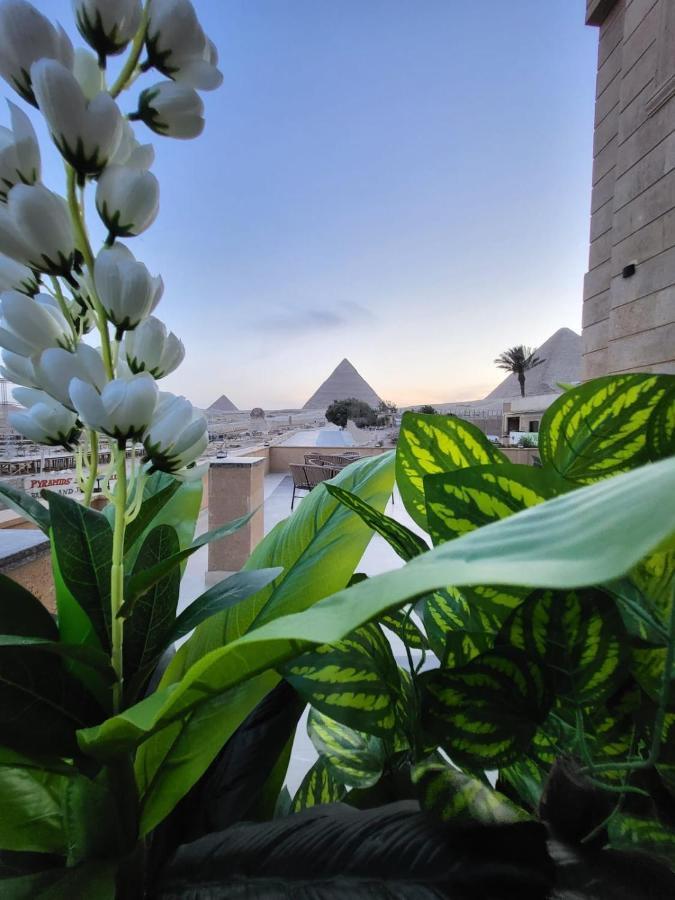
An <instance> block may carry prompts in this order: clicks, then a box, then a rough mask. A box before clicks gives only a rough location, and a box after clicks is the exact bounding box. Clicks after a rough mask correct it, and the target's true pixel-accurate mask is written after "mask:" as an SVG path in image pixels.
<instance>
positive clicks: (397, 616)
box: [380, 607, 429, 650]
mask: <svg viewBox="0 0 675 900" xmlns="http://www.w3.org/2000/svg"><path fill="white" fill-rule="evenodd" d="M380 625H384V627H385V628H388V629H389V630H390V631H392V632H393V633H394V634H395V635H396V636H397V637H398V638H400V639H401V640H402V641H403V643H404V644H407V645H408V647H412V648H413V649H414V650H426V649H427V647H428V646H429V644H428V642H427V639H426V637H425V636H424V635H423V634H422V632H421V631H420V629H419V628H418V627H417V625H416V624H415V620H414V619H413V617H412V613H410V614H409V607H408V608H404V609H394V610H392V611H391V612H390V613H387V614H386V615H384V616H382V618H381V619H380Z"/></svg>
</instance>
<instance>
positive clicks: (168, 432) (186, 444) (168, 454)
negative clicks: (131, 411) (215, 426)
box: [143, 393, 209, 472]
mask: <svg viewBox="0 0 675 900" xmlns="http://www.w3.org/2000/svg"><path fill="white" fill-rule="evenodd" d="M208 443H209V434H208V426H207V424H206V419H205V418H204V416H202V415H200V414H199V413H198V412H197V411H196V410H195V409H194V407H193V406H192V404H191V403H190V401H189V400H186V399H185V397H176V395H175V394H170V393H161V394H160V395H159V402H158V404H157V408H156V410H155V415H154V416H153V419H152V424H151V425H150V427H149V428H148V431H147V434H146V435H145V439H144V440H143V446H144V447H145V452H146V453H147V455H148V458H149V459H150V460H151V462H152V465H153V468H155V469H161V470H162V471H163V472H177V471H178V470H179V469H183V468H185V466H187V465H190V463H193V462H194V461H195V460H196V459H197V458H198V457H199V456H201V454H202V453H203V452H204V450H206V447H207V445H208Z"/></svg>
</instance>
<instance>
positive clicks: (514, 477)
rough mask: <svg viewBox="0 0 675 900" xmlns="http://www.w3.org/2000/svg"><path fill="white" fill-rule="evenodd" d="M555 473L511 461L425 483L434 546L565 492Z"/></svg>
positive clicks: (429, 480) (464, 470)
mask: <svg viewBox="0 0 675 900" xmlns="http://www.w3.org/2000/svg"><path fill="white" fill-rule="evenodd" d="M569 487H570V486H569V485H568V484H566V483H565V482H564V481H563V480H562V479H561V478H559V477H558V476H557V475H556V474H555V472H551V471H549V470H547V469H535V468H534V466H520V465H516V464H514V463H503V464H501V465H497V466H493V465H485V466H475V467H474V468H472V469H460V470H458V471H456V472H444V473H443V474H441V475H429V476H427V477H426V478H425V479H424V493H425V497H426V503H427V519H428V523H429V533H430V534H431V537H432V539H433V542H434V545H437V544H441V543H443V541H450V540H452V539H453V538H457V537H459V536H460V535H462V534H466V533H467V532H468V531H473V530H474V529H476V528H482V527H483V526H485V525H490V524H491V523H492V522H498V521H499V520H500V519H505V518H507V517H508V516H511V515H513V514H514V513H516V512H520V511H521V510H523V509H528V508H529V507H531V506H536V505H537V504H538V503H542V502H543V501H544V500H549V499H550V498H551V497H555V496H557V495H558V494H561V493H564V492H565V491H566V490H569Z"/></svg>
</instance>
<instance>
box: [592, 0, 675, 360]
mask: <svg viewBox="0 0 675 900" xmlns="http://www.w3.org/2000/svg"><path fill="white" fill-rule="evenodd" d="M587 22H588V23H589V24H592V25H599V26H600V32H599V47H598V74H597V83H596V106H595V132H594V145H593V191H592V198H591V244H590V254H589V270H588V273H587V275H586V278H585V282H584V306H583V354H584V357H583V373H582V374H583V377H584V378H594V377H596V376H598V375H606V374H609V373H617V372H630V371H654V372H670V373H675V0H587ZM631 264H634V265H635V271H634V274H632V275H631V274H629V273H628V272H626V273H624V269H625V268H626V267H627V266H630V265H631ZM625 275H627V277H624V276H625Z"/></svg>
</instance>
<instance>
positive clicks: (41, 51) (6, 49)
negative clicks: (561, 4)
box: [0, 0, 73, 106]
mask: <svg viewBox="0 0 675 900" xmlns="http://www.w3.org/2000/svg"><path fill="white" fill-rule="evenodd" d="M38 59H57V60H58V61H59V62H61V63H63V65H64V66H67V68H69V69H70V68H72V65H73V45H72V44H71V43H70V39H69V37H68V35H67V34H66V33H65V31H64V30H63V28H61V26H60V25H59V26H58V27H57V28H55V27H54V26H53V25H52V23H51V22H50V21H49V19H47V18H45V17H44V16H43V15H42V13H40V12H38V11H37V9H35V7H34V6H33V5H32V4H31V3H28V2H27V0H2V2H1V3H0V75H1V76H2V77H3V78H4V79H5V81H6V82H7V83H8V84H10V85H11V86H12V87H13V88H14V89H15V90H16V91H18V93H19V94H20V95H21V96H22V97H23V99H24V100H27V101H28V103H32V104H33V106H37V103H36V101H35V96H34V94H33V88H32V85H31V80H30V70H31V66H32V65H33V63H34V62H36V61H37V60H38Z"/></svg>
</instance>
